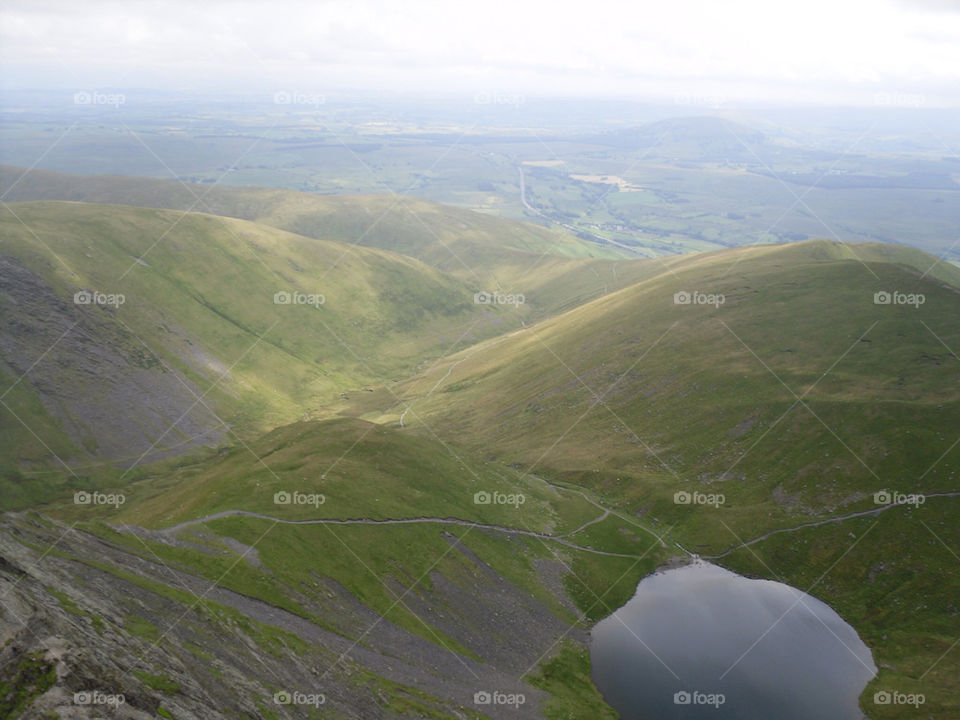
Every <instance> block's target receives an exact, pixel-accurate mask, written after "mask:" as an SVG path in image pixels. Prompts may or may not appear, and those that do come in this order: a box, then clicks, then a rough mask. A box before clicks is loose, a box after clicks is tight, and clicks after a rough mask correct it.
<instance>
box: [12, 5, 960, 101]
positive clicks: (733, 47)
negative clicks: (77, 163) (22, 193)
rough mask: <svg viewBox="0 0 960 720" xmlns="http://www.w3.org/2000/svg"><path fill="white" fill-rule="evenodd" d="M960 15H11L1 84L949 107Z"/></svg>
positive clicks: (249, 9)
mask: <svg viewBox="0 0 960 720" xmlns="http://www.w3.org/2000/svg"><path fill="white" fill-rule="evenodd" d="M957 6H958V3H956V2H950V1H949V0H926V1H925V2H922V3H916V4H911V3H907V2H905V0H844V1H843V2H838V1H837V0H808V1H807V2H805V3H803V4H797V3H793V4H789V5H787V4H782V3H772V2H770V1H769V0H726V2H722V3H721V2H716V1H715V0H685V1H683V0H677V1H675V2H673V3H669V4H668V3H663V2H661V1H659V0H658V1H657V2H651V1H649V0H646V1H639V2H637V1H634V2H615V1H613V0H594V1H593V2H590V3H576V4H573V3H565V2H562V1H559V2H558V1H557V0H553V1H551V2H546V1H544V0H532V1H528V2H517V1H516V0H509V1H508V0H487V1H485V2H483V3H469V4H468V3H456V2H449V0H447V1H444V2H441V1H439V0H411V2H407V3H394V2H382V1H376V0H367V1H366V2H355V1H354V0H344V1H340V0H334V1H333V2H322V3H316V2H292V1H289V0H288V1H286V2H279V3H257V2H213V3H207V2H189V3H188V2H179V3H170V2H167V3H156V4H154V3H138V2H112V1H107V2H86V3H75V2H30V1H29V0H24V1H23V2H16V1H14V2H8V3H7V4H6V6H5V7H4V9H3V10H2V11H0V21H2V26H0V63H2V69H3V71H4V72H3V74H4V76H5V77H6V82H7V83H8V84H9V83H14V82H15V83H19V84H42V85H48V86H53V85H56V86H59V87H66V88H69V87H91V86H96V87H117V86H160V87H183V86H193V87H196V88H200V89H204V88H224V87H233V88H237V89H241V88H244V87H251V86H252V87H258V88H262V89H269V88H271V87H278V86H279V87H289V86H303V87H311V88H319V89H325V88H336V87H357V88H363V89H401V90H419V91H423V90H451V91H452V90H462V91H472V90H475V89H477V88H486V89H495V90H502V91H514V92H523V93H526V94H528V95H532V94H538V93H542V94H556V93H565V94H573V95H576V94H587V95H589V94H605V95H620V96H640V95H644V94H651V93H655V94H661V95H670V94H674V93H676V92H696V93H705V92H713V93H714V94H717V95H724V96H727V97H734V96H736V95H740V94H743V95H756V96H761V97H771V98H776V99H782V100H791V99H793V100H805V101H811V100H814V101H815V100H821V101H829V100H836V99H842V98H844V97H850V96H851V94H853V93H859V94H860V96H862V97H872V96H873V93H875V92H877V91H886V92H897V93H911V94H924V95H926V96H929V97H930V98H931V99H936V98H939V99H940V100H941V101H947V102H949V103H950V104H958V105H960V12H949V11H950V10H952V9H957Z"/></svg>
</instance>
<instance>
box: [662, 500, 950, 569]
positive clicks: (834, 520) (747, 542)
mask: <svg viewBox="0 0 960 720" xmlns="http://www.w3.org/2000/svg"><path fill="white" fill-rule="evenodd" d="M957 496H960V491H950V492H934V493H924V498H926V499H929V498H932V497H957ZM895 507H905V505H902V504H898V503H890V504H888V505H880V506H878V507H875V508H872V509H870V510H860V511H859V512H852V513H847V514H846V515H837V516H836V517H829V518H826V519H824V520H814V521H812V522H808V523H803V524H801V525H796V526H794V527H789V528H778V529H776V530H771V531H770V532H766V533H764V534H763V535H758V536H757V537H755V538H752V539H750V540H745V541H743V542H742V543H738V544H736V545H734V546H732V547H729V548H727V549H726V550H724V551H723V552H722V553H719V554H717V555H700V556H699V557H702V558H704V559H705V560H719V559H720V558H724V557H726V556H727V555H729V554H730V553H732V552H735V551H737V550H740V549H741V548H745V547H749V546H750V545H755V544H756V543H758V542H763V541H764V540H766V539H767V538H768V537H770V536H772V535H779V534H780V533H789V532H796V531H797V530H803V529H805V528H811V527H819V526H820V525H829V524H830V523H839V522H843V521H844V520H852V519H853V518H859V517H867V516H869V515H879V514H880V513H882V512H886V511H887V510H890V509H891V508H895ZM677 547H679V548H680V549H681V550H683V551H684V552H685V553H687V554H690V555H692V554H693V553H691V552H690V551H689V550H687V549H686V548H684V547H682V546H681V545H680V544H679V543H677Z"/></svg>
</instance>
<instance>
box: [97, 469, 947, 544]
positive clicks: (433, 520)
mask: <svg viewBox="0 0 960 720" xmlns="http://www.w3.org/2000/svg"><path fill="white" fill-rule="evenodd" d="M530 477H532V478H534V479H536V480H539V481H541V482H543V483H545V484H546V485H549V486H550V487H552V488H555V489H557V490H563V491H565V492H570V493H574V494H577V495H580V496H581V497H582V498H583V499H584V500H585V501H586V502H588V503H590V504H591V505H593V506H594V507H596V508H597V509H598V510H600V511H601V512H600V515H598V516H597V517H595V518H592V519H591V520H587V521H586V522H584V523H583V524H581V525H580V526H579V527H577V528H576V529H574V530H570V531H568V532H565V533H558V534H555V535H551V534H548V533H541V532H536V531H535V530H526V529H523V528H516V527H509V526H506V525H495V524H490V523H480V522H475V521H472V520H464V519H462V518H456V517H429V516H419V517H409V518H385V519H381V520H377V519H374V518H311V519H305V520H290V519H284V518H279V517H276V516H273V515H267V514H265V513H258V512H252V511H250V510H222V511H220V512H216V513H211V514H209V515H204V516H203V517H199V518H195V519H193V520H186V521H184V522H181V523H177V524H176V525H171V526H170V527H167V528H163V529H161V530H158V531H156V532H160V533H163V534H165V535H168V536H174V535H176V534H177V533H179V532H180V531H181V530H183V529H185V528H188V527H193V526H195V525H203V524H205V523H208V522H211V521H214V520H219V519H222V518H228V517H249V518H256V519H258V520H267V521H270V522H275V523H278V524H282V525H421V524H436V525H456V526H460V527H468V528H477V529H480V530H490V531H492V532H499V533H504V534H507V535H520V536H524V537H532V538H537V539H539V540H549V541H551V542H555V543H558V544H560V545H564V546H566V547H569V548H573V549H575V550H581V551H583V552H588V553H593V554H595V555H605V556H607V557H622V558H631V559H636V558H637V557H639V556H637V555H631V554H628V553H617V552H611V551H608V550H597V549H596V548H592V547H588V546H584V545H578V544H576V543H574V542H571V541H570V540H568V539H567V538H570V537H572V536H574V535H576V534H577V533H579V532H581V531H583V530H585V529H586V528H588V527H590V526H591V525H595V524H597V523H600V522H603V521H604V520H606V519H607V518H608V517H610V516H611V515H612V516H614V517H617V518H619V519H621V520H623V521H624V522H627V523H629V524H630V525H632V526H634V527H636V528H638V529H640V530H643V531H644V532H646V533H648V534H650V535H652V536H653V537H654V538H656V539H657V541H658V542H659V544H660V546H661V547H663V548H666V547H667V543H666V541H665V540H664V539H663V537H661V536H660V535H658V534H657V533H655V532H654V531H653V530H651V529H650V528H648V527H646V526H645V525H642V524H640V523H638V522H636V521H635V520H633V519H632V518H630V517H629V516H628V515H625V514H624V513H622V512H620V511H618V510H615V509H612V508H608V507H606V506H604V505H601V504H600V503H599V502H597V501H596V500H594V499H593V498H591V497H590V496H589V495H587V494H586V493H585V492H583V491H581V490H575V489H573V488H568V487H565V486H563V485H557V484H555V483H552V482H550V481H549V480H546V479H544V478H542V477H538V476H535V475H531V476H530ZM958 496H960V491H949V492H934V493H927V494H925V495H924V497H925V498H926V499H929V498H935V497H958ZM896 507H904V506H903V505H901V504H896V503H890V504H888V505H880V506H878V507H876V508H871V509H870V510H860V511H857V512H851V513H847V514H846V515H838V516H836V517H829V518H825V519H823V520H814V521H811V522H806V523H802V524H800V525H795V526H793V527H788V528H777V529H775V530H770V531H769V532H766V533H763V534H762V535H758V536H757V537H754V538H751V539H749V540H744V541H743V542H741V543H737V544H736V545H733V546H731V547H729V548H727V549H726V550H724V551H723V552H721V553H717V554H715V555H699V554H697V553H694V552H692V551H690V550H687V548H685V547H683V545H681V544H680V543H679V542H676V541H674V543H673V544H674V545H675V546H676V547H677V548H679V549H680V550H681V551H682V552H683V553H685V554H686V555H688V556H689V557H699V558H703V559H705V560H719V559H721V558H724V557H726V556H728V555H730V554H731V553H733V552H736V551H737V550H740V549H742V548H745V547H749V546H751V545H755V544H757V543H760V542H763V541H764V540H766V539H767V538H769V537H771V536H773V535H779V534H780V533H790V532H797V531H798V530H804V529H806V528H812V527H819V526H821V525H829V524H831V523H840V522H844V521H846V520H852V519H855V518H860V517H868V516H875V515H879V514H880V513H883V512H886V511H888V510H890V509H892V508H896ZM115 528H116V529H117V530H119V531H121V532H122V531H136V530H142V529H143V528H139V527H137V526H132V525H117V526H115Z"/></svg>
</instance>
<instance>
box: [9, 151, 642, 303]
mask: <svg viewBox="0 0 960 720" xmlns="http://www.w3.org/2000/svg"><path fill="white" fill-rule="evenodd" d="M0 194H2V195H4V196H5V199H6V200H7V201H8V202H9V201H14V200H21V201H38V200H70V201H77V202H92V203H110V204H124V205H134V206H146V207H157V208H169V209H176V210H182V211H196V212H204V213H211V214H214V215H223V216H227V217H236V218H241V219H245V220H250V221H254V222H257V223H261V224H264V225H269V226H272V227H277V228H280V229H283V230H288V231H291V232H294V233H297V234H300V235H304V236H307V237H312V238H322V239H325V240H335V241H340V242H344V243H350V244H352V245H358V246H365V247H376V248H381V249H385V250H391V251H394V252H398V253H402V254H404V255H409V256H411V257H415V258H417V259H419V260H422V261H423V262H425V263H428V264H430V265H432V266H434V267H437V268H440V269H442V270H445V271H446V272H448V273H450V274H451V275H453V276H455V277H458V278H460V279H461V280H462V281H463V282H464V283H466V284H467V285H468V286H470V287H471V288H473V291H474V292H477V291H487V292H495V291H502V292H504V293H512V294H518V293H519V294H523V295H525V296H526V298H527V303H528V306H529V307H526V308H524V309H523V312H524V314H529V315H530V316H531V317H543V316H545V315H547V314H552V313H554V312H558V311H560V310H565V309H569V308H570V307H572V306H573V305H575V304H577V303H579V302H582V301H583V300H585V299H593V298H595V297H597V296H598V295H600V294H602V293H604V292H608V291H611V290H615V289H617V288H621V287H625V286H626V285H629V284H630V283H631V282H635V281H637V280H639V279H641V278H643V277H646V276H647V274H648V273H649V271H651V270H652V269H653V268H655V266H653V265H649V264H648V263H645V262H643V261H642V260H630V261H624V258H627V257H628V254H626V253H624V252H623V251H622V250H618V249H616V248H614V247H613V246H609V247H606V246H601V245H598V244H596V243H592V242H589V241H585V240H580V239H578V238H575V237H573V236H571V235H568V234H565V233H559V232H556V231H553V230H548V229H546V228H543V227H540V226H538V225H532V224H529V223H521V222H516V221H511V220H503V219H500V218H497V217H494V216H491V215H485V214H482V213H478V212H473V211H470V210H463V209H459V208H454V207H451V206H446V205H438V204H436V203H431V202H427V201H425V200H418V199H416V198H411V197H404V196H397V195H362V196H357V195H352V196H351V195H315V194H311V193H302V192H295V191H290V190H278V189H274V188H263V187H211V186H207V185H196V184H194V185H191V184H187V183H179V182H175V181H168V180H155V179H149V178H135V177H125V176H123V177H121V176H109V175H101V176H79V175H69V174H64V173H57V172H51V171H45V170H31V171H29V172H25V168H17V167H12V166H8V165H4V166H0Z"/></svg>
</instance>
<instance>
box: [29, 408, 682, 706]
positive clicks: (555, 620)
mask: <svg viewBox="0 0 960 720" xmlns="http://www.w3.org/2000/svg"><path fill="white" fill-rule="evenodd" d="M122 490H123V492H124V494H125V496H126V502H125V503H124V504H123V506H122V507H120V508H116V507H111V506H109V505H100V506H93V505H88V506H78V505H74V504H73V503H72V502H70V500H69V499H67V500H65V501H63V502H60V503H55V504H53V505H51V506H47V507H45V508H44V509H43V510H44V513H45V514H46V515H48V516H52V517H55V518H57V519H58V520H60V521H62V522H67V523H70V524H71V525H72V526H73V527H75V528H77V530H78V534H81V535H82V534H85V533H90V534H91V535H93V536H96V537H97V538H98V542H102V543H106V544H107V545H109V546H110V547H112V548H114V549H115V550H117V551H121V552H123V553H128V554H131V555H133V556H134V557H136V558H138V562H136V563H133V564H132V567H133V568H134V570H135V572H136V574H137V575H142V574H143V573H144V568H145V567H149V566H151V565H159V566H161V567H163V568H167V569H168V572H167V573H161V577H164V582H168V581H169V578H170V577H172V576H173V575H174V574H175V573H177V572H180V571H182V570H185V569H186V570H188V571H189V572H190V573H191V574H192V575H194V576H199V577H200V578H203V579H204V580H206V581H209V582H214V583H216V585H217V586H218V587H219V588H223V589H225V590H229V591H233V592H236V593H239V594H240V595H241V596H242V597H244V598H247V599H248V600H247V602H251V603H265V604H268V606H269V607H270V608H271V609H272V610H271V612H272V614H273V623H274V624H277V625H278V626H279V627H285V625H284V624H283V622H282V620H283V617H284V616H285V615H286V614H287V613H289V614H290V615H291V616H292V617H295V618H299V619H300V620H302V621H305V622H308V623H310V624H311V625H313V626H315V627H319V628H323V630H324V631H325V632H327V633H332V634H335V635H339V636H340V637H341V638H342V639H345V640H346V641H348V644H350V645H351V649H352V644H353V643H354V642H356V643H360V642H362V644H363V647H362V653H361V651H359V650H358V651H357V654H358V655H361V654H362V657H363V658H364V660H363V664H362V665H360V668H362V669H363V671H364V672H370V671H371V670H372V671H374V672H376V673H378V674H379V673H382V674H383V676H384V677H387V678H391V677H393V675H394V674H395V673H396V671H397V667H395V666H394V665H393V664H392V663H391V665H390V666H389V667H377V666H376V664H375V663H373V660H375V659H376V658H375V657H372V654H373V653H383V652H388V653H389V652H393V653H396V652H397V650H395V649H392V648H391V644H392V643H396V642H397V641H398V639H402V642H403V643H404V649H403V650H402V651H401V655H400V658H402V662H401V661H400V660H397V659H395V660H394V663H399V667H400V668H403V667H405V666H406V665H408V664H416V663H422V662H423V661H424V658H427V659H429V660H430V662H431V663H435V665H434V668H435V669H434V672H437V670H436V668H437V667H439V665H437V664H436V663H438V662H439V663H440V664H442V665H443V666H446V664H448V663H450V664H452V667H447V668H446V669H445V670H444V671H443V673H442V676H443V677H444V678H446V680H447V681H449V682H451V683H457V682H459V683H460V684H461V685H463V683H464V680H463V678H461V672H460V668H461V666H462V667H463V668H465V670H466V672H467V673H473V679H472V682H474V683H481V685H480V687H483V685H482V683H484V682H486V683H488V684H489V683H490V682H492V681H491V680H490V678H491V677H492V678H495V680H496V682H497V683H500V684H501V685H497V686H498V687H499V686H503V685H502V684H503V683H510V685H508V687H513V686H516V687H517V688H519V689H521V690H522V691H523V692H526V693H528V695H529V696H530V700H529V701H528V702H529V703H530V704H529V705H528V706H527V707H525V708H524V709H523V710H524V717H546V718H557V719H558V720H559V718H565V717H569V714H570V713H571V712H574V713H581V714H587V713H596V712H606V713H608V714H607V716H608V717H613V715H612V714H609V710H608V709H607V708H606V706H605V705H604V704H603V702H602V700H601V699H600V697H599V695H598V694H597V692H596V690H595V689H594V688H593V686H592V684H591V683H590V682H589V679H588V678H589V658H588V656H587V655H586V651H585V648H584V645H583V643H584V641H585V634H584V629H585V628H586V627H587V626H588V625H589V623H590V622H591V621H592V620H595V619H596V618H598V617H602V616H605V615H608V614H609V613H611V612H612V611H613V610H614V609H616V608H617V607H618V606H619V605H620V604H622V603H623V602H625V601H626V599H627V598H629V597H630V595H631V594H632V593H633V590H634V588H635V585H636V583H637V581H638V579H639V578H640V577H641V576H642V575H644V574H646V573H649V572H651V571H652V570H653V569H654V567H656V565H657V564H658V563H659V562H662V560H663V559H664V557H665V555H664V548H662V547H661V545H660V543H659V542H658V541H657V539H656V538H655V537H653V536H652V535H651V534H649V533H648V532H646V531H645V530H642V529H641V528H640V527H639V526H636V527H634V528H633V530H634V531H635V532H631V533H621V537H620V538H619V539H617V540H616V541H615V542H613V543H605V544H606V547H607V552H611V551H612V552H616V551H620V553H621V554H620V555H609V554H605V553H604V552H599V553H598V552H594V551H591V550H590V548H591V546H593V545H594V544H595V541H594V539H593V538H592V537H591V536H588V535H586V534H585V533H584V532H583V531H582V530H580V529H581V528H584V527H585V526H587V525H588V524H589V523H591V522H596V521H597V520H598V519H602V518H603V517H604V516H605V513H603V511H602V509H601V508H598V507H597V506H596V505H595V504H594V503H593V502H591V501H590V500H589V499H588V497H586V496H584V495H583V494H582V493H580V492H579V491H576V490H571V489H565V488H559V487H554V486H551V485H549V484H548V483H545V482H544V481H543V480H540V479H538V478H534V477H530V476H525V475H524V474H523V473H521V472H519V471H517V470H515V469H511V468H507V467H504V466H502V465H499V464H497V463H492V462H488V461H485V460H483V459H481V458H479V457H477V456H476V455H474V454H471V453H467V452H463V451H462V450H458V449H454V448H452V447H449V446H446V445H444V444H443V443H441V442H439V441H438V440H430V439H425V438H420V437H417V436H415V435H411V434H409V433H404V432H401V431H399V430H396V429H391V428H388V427H383V426H377V425H373V424H371V423H367V422H364V421H360V420H353V419H345V418H343V419H336V420H329V421H323V422H301V423H295V424H293V425H290V426H286V427H282V428H278V429H276V430H274V431H272V432H270V433H268V434H266V435H265V436H264V437H262V438H259V439H257V440H255V441H252V442H251V443H249V445H244V446H239V447H235V448H233V449H231V450H229V451H227V452H224V453H223V454H221V456H219V457H217V458H210V459H206V460H203V461H201V462H198V463H194V464H191V465H184V466H182V467H181V468H179V469H177V470H175V471H173V472H170V471H166V472H158V473H156V474H155V475H152V476H150V477H147V478H144V479H143V480H141V481H139V482H137V483H134V484H133V485H130V486H128V487H125V488H123V489H122ZM278 491H290V492H293V491H299V492H303V493H323V495H324V502H322V503H319V504H313V505H309V504H306V505H296V504H282V503H281V504H275V503H274V501H273V496H274V493H276V492H278ZM478 491H486V492H491V493H493V492H498V493H501V494H502V495H520V496H522V497H523V501H522V502H521V503H519V504H514V505H511V504H496V503H493V504H477V503H475V502H474V496H475V493H477V492H478ZM225 510H248V511H252V512H255V513H257V514H258V516H256V517H250V516H243V515H237V514H228V515H219V516H218V515H216V514H217V513H222V512H223V511H225ZM319 519H326V520H333V522H316V521H317V520H319ZM431 519H451V520H456V521H457V522H455V523H448V524H438V523H435V522H430V520H431ZM183 521H190V522H188V524H187V525H184V526H176V524H177V523H181V522H183ZM371 521H375V522H371ZM511 528H513V529H515V530H513V529H511ZM78 560H79V561H80V562H83V560H82V559H78ZM102 569H103V570H106V571H111V568H110V567H109V566H106V567H103V568H102ZM158 570H159V568H158ZM122 579H124V580H126V581H128V582H129V581H130V579H131V578H130V577H129V575H124V576H122ZM180 585H182V581H181V582H180V583H173V585H172V588H171V589H177V590H179V588H180ZM406 588H409V590H408V591H407V592H404V589H406ZM565 590H566V592H564V591H565ZM221 594H222V593H221ZM568 595H569V597H568ZM398 598H399V600H398ZM211 599H218V600H219V596H218V597H217V598H211ZM571 600H572V602H571ZM141 612H142V611H141ZM374 613H375V614H374ZM174 615H176V613H174ZM377 618H381V619H382V626H381V627H379V628H378V629H377V632H375V633H374V632H370V630H372V628H371V627H370V623H371V622H373V621H374V620H375V619H377ZM167 622H168V618H167V617H166V616H161V619H160V620H158V621H155V623H156V625H157V626H158V628H159V629H158V630H157V632H158V633H159V632H160V631H161V630H163V629H165V628H166V625H167ZM380 622H381V620H377V623H380ZM255 639H256V638H255ZM305 639H306V640H307V641H308V643H307V646H305V647H304V648H303V650H302V651H300V652H302V653H308V652H314V651H316V648H313V647H311V646H310V643H309V638H305ZM335 646H336V645H334V647H335ZM436 658H439V661H438V660H437V659H436ZM331 660H332V659H331V658H328V659H327V660H326V661H325V662H324V666H327V665H331ZM474 663H478V665H477V666H475V665H474ZM479 663H482V665H479ZM336 665H337V662H333V666H336ZM360 668H358V669H360ZM481 668H485V669H481ZM259 672H260V671H259V670H256V669H255V670H251V671H250V675H251V676H252V677H257V676H258V675H259ZM429 675H430V673H427V675H426V676H424V675H423V674H422V673H421V676H420V677H419V678H418V679H417V681H416V683H414V684H415V685H416V686H417V687H419V688H420V690H421V691H426V690H430V688H431V681H430V678H429ZM481 678H483V679H481ZM564 678H566V679H567V680H574V681H575V682H574V683H573V684H569V683H568V682H567V681H566V680H564ZM466 680H467V681H470V677H469V675H468V676H467V678H466ZM528 683H529V684H528ZM466 687H468V688H469V687H471V685H467V686H466ZM532 688H542V689H544V690H546V691H547V692H548V693H550V695H543V696H542V697H541V696H535V695H533V690H532ZM473 691H474V690H471V691H470V692H469V693H465V692H464V691H463V688H462V687H461V688H460V692H461V694H463V695H464V697H463V698H459V697H458V698H455V699H457V700H458V703H457V704H459V706H460V711H461V712H460V714H458V713H457V712H455V711H446V712H443V711H441V712H437V714H436V715H428V716H429V717H463V716H464V715H463V714H462V713H463V710H464V707H466V708H472V706H471V704H470V700H469V696H470V695H471V694H472V692H473ZM449 692H450V691H449V690H448V693H449ZM551 696H552V697H551ZM448 698H449V695H448ZM541 702H542V703H544V706H543V708H542V709H541V708H540V705H541ZM472 709H473V710H479V709H478V708H472ZM407 712H409V713H410V715H411V716H415V717H423V716H424V715H421V714H418V713H419V712H422V710H417V709H415V708H409V709H407ZM541 713H542V714H541ZM399 715H403V713H402V712H401V713H398V716H399ZM385 716H387V715H385ZM389 716H390V717H393V715H389ZM467 716H469V717H481V715H480V714H476V715H474V714H469V715H467ZM483 716H485V715H483ZM494 717H499V716H498V715H494Z"/></svg>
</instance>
